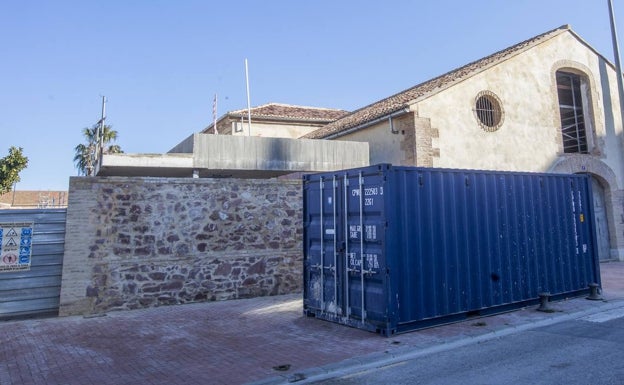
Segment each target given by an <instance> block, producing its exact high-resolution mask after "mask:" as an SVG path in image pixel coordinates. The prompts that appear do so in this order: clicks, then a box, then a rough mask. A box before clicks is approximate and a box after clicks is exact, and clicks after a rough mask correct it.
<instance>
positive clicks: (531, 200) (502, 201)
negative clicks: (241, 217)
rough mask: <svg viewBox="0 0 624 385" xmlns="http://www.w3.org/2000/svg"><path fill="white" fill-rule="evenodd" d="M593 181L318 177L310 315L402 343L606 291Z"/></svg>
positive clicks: (308, 211) (359, 172)
mask: <svg viewBox="0 0 624 385" xmlns="http://www.w3.org/2000/svg"><path fill="white" fill-rule="evenodd" d="M591 194H592V192H591V181H590V177H589V176H587V175H555V174H535V173H517V172H513V173H512V172H492V171H472V170H445V169H426V168H415V167H395V166H391V165H387V164H381V165H376V166H370V167H366V168H360V169H353V170H345V171H336V172H331V173H323V174H314V175H306V176H304V180H303V195H304V312H305V313H306V314H307V315H309V316H315V317H318V318H322V319H325V320H329V321H333V322H338V323H342V324H346V325H350V326H354V327H357V328H361V329H366V330H371V331H376V332H380V333H383V334H385V335H392V334H394V333H399V332H404V331H409V330H414V329H418V328H422V327H427V326H432V325H436V324H440V323H446V322H450V321H454V320H458V319H462V318H465V317H466V316H467V315H471V314H487V313H490V312H499V311H506V310H510V309H514V308H518V307H521V306H526V305H527V304H531V303H537V301H538V298H539V293H542V292H549V293H550V294H551V295H552V298H553V299H560V298H564V297H571V296H578V295H582V294H585V293H588V285H589V284H590V283H596V284H598V285H600V272H599V265H598V257H597V251H596V240H595V239H596V237H595V234H594V226H593V221H594V218H593V206H592V195H591Z"/></svg>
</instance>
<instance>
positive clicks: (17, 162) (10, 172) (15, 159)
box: [0, 146, 28, 195]
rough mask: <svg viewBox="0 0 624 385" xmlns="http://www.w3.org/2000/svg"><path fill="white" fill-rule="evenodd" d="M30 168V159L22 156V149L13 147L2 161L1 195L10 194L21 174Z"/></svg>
mask: <svg viewBox="0 0 624 385" xmlns="http://www.w3.org/2000/svg"><path fill="white" fill-rule="evenodd" d="M26 166H28V158H27V157H25V156H24V154H22V148H21V147H14V146H11V148H9V155H7V156H5V157H4V158H2V159H0V195H1V194H4V193H8V192H9V191H11V188H12V187H13V185H14V184H15V183H16V182H19V181H20V177H19V173H20V172H21V171H22V170H23V169H25V168H26Z"/></svg>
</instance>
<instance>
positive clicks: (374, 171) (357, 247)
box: [341, 165, 390, 332]
mask: <svg viewBox="0 0 624 385" xmlns="http://www.w3.org/2000/svg"><path fill="white" fill-rule="evenodd" d="M383 170H384V166H383V165H380V166H379V168H369V169H366V170H364V171H363V170H360V171H357V172H350V173H347V174H345V176H344V180H343V181H342V187H343V188H344V191H345V194H344V195H345V197H344V200H345V204H344V212H345V214H344V218H345V221H344V222H341V223H344V224H345V228H344V229H343V230H344V232H345V236H344V238H345V244H344V257H345V265H346V272H347V274H346V279H345V281H344V286H345V287H344V293H345V303H346V304H347V309H346V310H347V315H348V316H349V317H350V318H352V319H357V320H359V321H360V322H362V323H365V324H368V325H374V326H376V328H377V329H379V330H381V331H384V332H387V331H388V330H386V329H387V328H388V327H390V326H389V325H388V322H389V321H390V320H389V319H388V315H389V308H388V298H387V295H388V287H387V286H386V285H387V276H386V266H387V265H386V254H385V251H386V250H385V245H384V243H385V236H386V219H385V212H386V204H387V201H386V195H385V194H384V193H385V192H386V191H384V188H385V180H386V177H385V173H384V172H383Z"/></svg>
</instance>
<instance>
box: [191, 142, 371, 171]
mask: <svg viewBox="0 0 624 385" xmlns="http://www.w3.org/2000/svg"><path fill="white" fill-rule="evenodd" d="M194 140H195V145H194V165H195V167H196V168H199V169H209V170H239V171H240V170H258V171H278V172H296V171H334V170H341V169H345V168H353V167H362V166H367V165H368V164H369V163H368V143H357V142H355V143H350V142H340V141H325V140H310V139H286V138H259V137H247V136H230V135H208V134H195V139H194Z"/></svg>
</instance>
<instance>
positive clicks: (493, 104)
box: [474, 91, 503, 132]
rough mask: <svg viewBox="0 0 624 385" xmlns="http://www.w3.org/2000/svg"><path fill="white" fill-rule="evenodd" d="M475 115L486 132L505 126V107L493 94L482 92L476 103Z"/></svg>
mask: <svg viewBox="0 0 624 385" xmlns="http://www.w3.org/2000/svg"><path fill="white" fill-rule="evenodd" d="M474 112H475V115H476V116H477V120H478V121H479V125H480V126H481V128H483V129H484V130H485V131H488V132H492V131H496V130H498V129H499V127H500V126H502V125H503V107H502V105H501V101H500V99H499V98H498V96H496V95H495V94H494V93H493V92H490V91H481V92H479V94H478V95H477V98H476V101H475V109H474Z"/></svg>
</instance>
